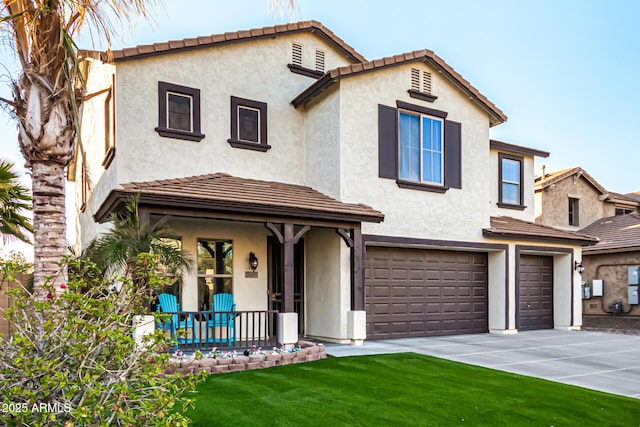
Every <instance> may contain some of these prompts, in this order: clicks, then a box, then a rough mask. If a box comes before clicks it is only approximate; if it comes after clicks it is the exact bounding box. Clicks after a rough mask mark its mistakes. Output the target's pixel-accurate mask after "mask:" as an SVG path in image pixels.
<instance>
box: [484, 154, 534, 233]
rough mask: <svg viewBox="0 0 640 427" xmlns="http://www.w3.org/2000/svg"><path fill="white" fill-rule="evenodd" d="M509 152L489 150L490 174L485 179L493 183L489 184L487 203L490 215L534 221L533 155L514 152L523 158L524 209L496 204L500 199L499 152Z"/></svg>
mask: <svg viewBox="0 0 640 427" xmlns="http://www.w3.org/2000/svg"><path fill="white" fill-rule="evenodd" d="M500 153H504V154H510V153H509V152H508V151H499V150H491V154H490V163H489V164H490V168H489V169H490V170H491V174H490V175H489V176H488V179H487V181H489V182H490V183H491V182H492V183H493V185H489V195H490V199H489V205H490V206H491V216H509V217H512V218H517V219H521V220H524V221H532V222H533V221H534V219H535V200H534V192H533V180H534V159H533V156H523V155H521V154H515V155H517V156H519V157H522V158H523V160H524V161H523V178H522V179H523V182H522V183H521V185H522V186H523V188H522V190H523V194H524V200H523V203H522V204H523V205H524V206H526V209H524V210H518V209H507V208H501V207H499V206H498V202H499V201H500V193H499V187H500V160H499V154H500Z"/></svg>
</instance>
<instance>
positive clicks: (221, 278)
mask: <svg viewBox="0 0 640 427" xmlns="http://www.w3.org/2000/svg"><path fill="white" fill-rule="evenodd" d="M232 273H233V245H232V243H231V241H230V240H198V307H199V309H200V310H209V309H210V305H211V298H212V297H213V295H214V294H219V293H232V290H233V286H232V285H233V277H232Z"/></svg>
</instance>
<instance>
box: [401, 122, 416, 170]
mask: <svg viewBox="0 0 640 427" xmlns="http://www.w3.org/2000/svg"><path fill="white" fill-rule="evenodd" d="M400 178H402V179H407V180H412V181H418V180H420V120H419V118H418V117H417V116H412V115H409V114H404V113H400Z"/></svg>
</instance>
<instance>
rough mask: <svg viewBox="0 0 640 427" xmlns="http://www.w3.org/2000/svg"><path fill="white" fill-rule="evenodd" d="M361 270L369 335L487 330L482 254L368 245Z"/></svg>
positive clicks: (370, 336)
mask: <svg viewBox="0 0 640 427" xmlns="http://www.w3.org/2000/svg"><path fill="white" fill-rule="evenodd" d="M365 269H366V272H365V283H366V290H365V296H366V302H367V336H368V338H369V339H382V338H391V337H394V338H399V337H419V336H437V335H452V334H461V333H478V332H487V330H488V321H487V306H488V301H487V294H488V292H487V281H486V278H487V259H486V255H485V254H476V253H463V252H451V251H432V250H418V249H401V248H374V247H368V248H367V256H366V260H365ZM370 270H375V271H374V273H371V271H370ZM382 271H387V272H388V271H391V273H390V274H389V273H382ZM372 276H373V277H372ZM376 288H378V289H376ZM379 288H387V290H386V291H383V290H381V289H379ZM371 289H375V290H371ZM381 298H386V299H387V303H388V304H376V303H379V302H381V301H379V299H381ZM385 309H386V310H387V311H386V312H384V310H385ZM384 324H386V325H387V326H384Z"/></svg>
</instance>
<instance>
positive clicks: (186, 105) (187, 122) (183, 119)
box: [167, 92, 192, 132]
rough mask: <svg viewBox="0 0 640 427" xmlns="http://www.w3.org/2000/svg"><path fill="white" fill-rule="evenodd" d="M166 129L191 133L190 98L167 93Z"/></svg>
mask: <svg viewBox="0 0 640 427" xmlns="http://www.w3.org/2000/svg"><path fill="white" fill-rule="evenodd" d="M167 108H168V110H169V111H168V114H167V121H168V122H169V123H167V127H168V128H170V129H177V130H184V131H187V132H191V131H192V129H191V97H190V96H184V95H178V94H175V93H169V92H167Z"/></svg>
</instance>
